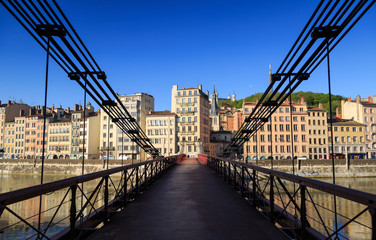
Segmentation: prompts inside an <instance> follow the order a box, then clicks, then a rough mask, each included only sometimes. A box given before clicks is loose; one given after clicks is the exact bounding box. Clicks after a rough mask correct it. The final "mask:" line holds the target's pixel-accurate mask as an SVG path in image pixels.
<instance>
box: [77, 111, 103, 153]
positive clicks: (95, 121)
mask: <svg viewBox="0 0 376 240" xmlns="http://www.w3.org/2000/svg"><path fill="white" fill-rule="evenodd" d="M100 119H101V114H100V113H94V112H93V113H91V114H90V115H88V116H86V117H85V122H84V119H83V118H81V120H80V137H79V138H80V141H79V146H78V147H79V158H80V159H82V155H83V154H82V153H84V156H85V159H98V158H99V144H100V142H99V140H100V131H99V129H100ZM84 123H85V125H84ZM84 140H85V142H84ZM84 143H85V148H84Z"/></svg>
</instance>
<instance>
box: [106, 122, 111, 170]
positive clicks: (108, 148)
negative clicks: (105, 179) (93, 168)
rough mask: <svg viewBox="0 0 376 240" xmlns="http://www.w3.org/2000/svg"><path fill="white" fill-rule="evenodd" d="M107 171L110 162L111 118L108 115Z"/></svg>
mask: <svg viewBox="0 0 376 240" xmlns="http://www.w3.org/2000/svg"><path fill="white" fill-rule="evenodd" d="M107 118H108V121H107V164H106V165H107V169H108V161H109V160H110V116H109V115H107Z"/></svg>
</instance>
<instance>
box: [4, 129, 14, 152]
mask: <svg viewBox="0 0 376 240" xmlns="http://www.w3.org/2000/svg"><path fill="white" fill-rule="evenodd" d="M4 150H5V152H4V157H5V158H15V157H16V156H15V123H14V122H5V124H4Z"/></svg>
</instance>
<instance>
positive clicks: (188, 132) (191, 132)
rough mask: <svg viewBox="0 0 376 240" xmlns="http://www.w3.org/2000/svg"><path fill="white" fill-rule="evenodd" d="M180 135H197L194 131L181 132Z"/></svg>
mask: <svg viewBox="0 0 376 240" xmlns="http://www.w3.org/2000/svg"><path fill="white" fill-rule="evenodd" d="M179 133H181V134H195V132H194V131H181V132H179Z"/></svg>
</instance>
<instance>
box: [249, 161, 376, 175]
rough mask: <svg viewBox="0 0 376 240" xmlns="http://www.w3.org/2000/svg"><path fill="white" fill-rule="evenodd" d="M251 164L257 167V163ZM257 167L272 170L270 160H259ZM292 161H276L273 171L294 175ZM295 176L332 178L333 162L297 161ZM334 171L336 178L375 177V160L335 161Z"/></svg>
mask: <svg viewBox="0 0 376 240" xmlns="http://www.w3.org/2000/svg"><path fill="white" fill-rule="evenodd" d="M251 164H254V165H256V162H252V163H251ZM257 165H258V166H260V167H264V168H271V162H270V160H259V161H258V162H257ZM292 165H293V163H292V160H274V161H273V169H274V170H276V171H281V172H287V173H292V172H293V170H292ZM294 166H295V174H297V175H299V176H302V177H332V174H333V173H332V160H330V159H327V160H295V165H294ZM334 166H335V167H334V169H335V175H336V177H374V176H376V160H375V159H356V160H350V161H349V162H347V161H346V159H335V160H334Z"/></svg>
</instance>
